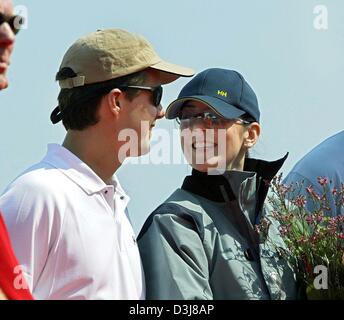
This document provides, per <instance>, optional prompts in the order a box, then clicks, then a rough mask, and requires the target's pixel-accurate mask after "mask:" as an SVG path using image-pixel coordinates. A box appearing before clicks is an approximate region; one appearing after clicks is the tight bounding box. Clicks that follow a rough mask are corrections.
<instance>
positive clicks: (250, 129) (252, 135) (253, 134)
mask: <svg viewBox="0 0 344 320" xmlns="http://www.w3.org/2000/svg"><path fill="white" fill-rule="evenodd" d="M259 136H260V124H259V123H258V122H252V123H251V124H249V125H248V126H247V128H246V134H245V138H244V146H245V147H247V148H252V147H253V146H254V145H255V144H256V142H257V141H258V138H259Z"/></svg>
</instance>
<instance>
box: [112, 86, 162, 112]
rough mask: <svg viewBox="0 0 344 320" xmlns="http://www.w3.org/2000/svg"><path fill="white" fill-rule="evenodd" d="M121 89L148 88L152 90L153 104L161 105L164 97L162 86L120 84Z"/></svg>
mask: <svg viewBox="0 0 344 320" xmlns="http://www.w3.org/2000/svg"><path fill="white" fill-rule="evenodd" d="M118 88H119V89H138V90H148V91H150V92H152V98H153V104H154V105H155V106H156V107H159V105H160V102H161V98H162V86H157V87H144V86H119V87H118Z"/></svg>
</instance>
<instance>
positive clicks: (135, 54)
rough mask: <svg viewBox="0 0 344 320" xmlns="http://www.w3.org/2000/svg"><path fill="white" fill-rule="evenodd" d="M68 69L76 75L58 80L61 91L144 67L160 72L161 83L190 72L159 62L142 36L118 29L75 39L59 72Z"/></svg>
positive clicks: (156, 55) (159, 59) (191, 74)
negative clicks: (161, 73)
mask: <svg viewBox="0 0 344 320" xmlns="http://www.w3.org/2000/svg"><path fill="white" fill-rule="evenodd" d="M63 68H71V69H72V70H73V71H74V72H75V73H76V74H77V76H76V77H74V78H70V79H66V80H60V81H59V85H60V87H61V88H62V89H71V88H74V87H80V86H84V85H86V84H91V83H97V82H103V81H107V80H110V79H114V78H118V77H122V76H125V75H129V74H132V73H135V72H138V71H141V70H144V69H146V68H152V69H156V70H159V71H162V72H163V74H164V76H162V77H161V80H162V84H166V83H169V82H172V81H174V80H176V79H177V78H179V77H191V76H193V75H194V73H195V72H194V71H193V70H192V69H190V68H186V67H182V66H178V65H175V64H172V63H169V62H166V61H163V60H162V59H161V58H160V57H159V56H158V54H157V53H156V52H155V50H154V48H153V47H152V45H151V44H150V43H149V42H148V41H147V40H146V39H144V38H143V37H142V36H139V35H136V34H132V33H130V32H128V31H125V30H121V29H107V30H99V31H97V32H94V33H91V34H88V35H86V36H84V37H82V38H80V39H79V40H77V41H76V42H75V43H74V44H73V45H72V46H71V47H70V48H69V49H68V50H67V52H66V54H65V55H64V57H63V60H62V63H61V66H60V70H61V69H63Z"/></svg>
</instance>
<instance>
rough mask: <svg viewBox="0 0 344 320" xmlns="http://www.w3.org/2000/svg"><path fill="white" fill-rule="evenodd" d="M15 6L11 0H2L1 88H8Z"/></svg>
mask: <svg viewBox="0 0 344 320" xmlns="http://www.w3.org/2000/svg"><path fill="white" fill-rule="evenodd" d="M13 18H14V17H13V6H12V1H11V0H1V1H0V90H2V89H5V88H7V86H8V80H7V78H6V73H7V68H8V65H9V63H10V57H11V53H12V51H13V46H14V41H15V33H16V32H17V30H18V29H16V28H15V26H14V22H15V19H13Z"/></svg>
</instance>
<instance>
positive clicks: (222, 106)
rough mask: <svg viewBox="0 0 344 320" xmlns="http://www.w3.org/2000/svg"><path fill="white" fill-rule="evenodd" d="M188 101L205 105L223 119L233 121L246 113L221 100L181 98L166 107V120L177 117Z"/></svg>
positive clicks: (202, 97) (206, 97)
mask: <svg viewBox="0 0 344 320" xmlns="http://www.w3.org/2000/svg"><path fill="white" fill-rule="evenodd" d="M189 100H194V101H199V102H202V103H205V104H206V105H207V106H208V107H209V108H210V109H211V110H213V111H214V112H215V113H217V114H219V115H220V116H222V117H223V118H225V119H235V118H238V117H240V116H242V115H243V114H245V113H246V112H245V111H243V110H241V109H238V108H237V107H235V106H233V105H231V104H229V103H227V102H224V101H223V100H221V99H218V98H214V97H209V96H201V95H200V96H189V97H183V98H180V99H177V100H175V101H173V102H172V103H171V104H170V105H169V106H168V107H167V109H166V114H165V117H166V118H167V119H175V118H176V117H177V116H178V115H179V112H180V109H181V107H182V106H183V104H184V103H185V102H186V101H189Z"/></svg>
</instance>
